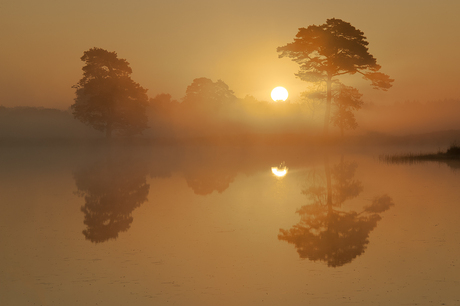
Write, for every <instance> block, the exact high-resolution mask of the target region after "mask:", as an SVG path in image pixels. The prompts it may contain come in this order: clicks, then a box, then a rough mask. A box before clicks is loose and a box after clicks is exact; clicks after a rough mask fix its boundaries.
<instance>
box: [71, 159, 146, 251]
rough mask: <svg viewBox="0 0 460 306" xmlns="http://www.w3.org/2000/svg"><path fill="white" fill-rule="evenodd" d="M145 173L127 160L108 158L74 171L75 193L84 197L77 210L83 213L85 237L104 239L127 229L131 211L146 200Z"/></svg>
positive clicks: (113, 236)
mask: <svg viewBox="0 0 460 306" xmlns="http://www.w3.org/2000/svg"><path fill="white" fill-rule="evenodd" d="M147 172H148V170H147V169H145V167H138V166H134V165H132V164H131V163H130V162H128V161H124V160H117V161H113V160H110V159H108V160H105V161H102V162H98V163H96V164H94V165H92V166H90V167H85V168H82V169H80V170H79V171H76V172H75V173H74V178H75V184H76V186H77V189H78V191H77V192H76V193H77V194H78V195H79V196H81V197H84V199H85V205H84V206H82V207H81V211H82V212H83V213H84V214H85V219H84V224H85V225H86V229H85V230H83V234H84V235H85V237H86V239H88V240H90V241H91V242H95V243H98V242H104V241H107V240H109V239H116V238H117V237H118V233H119V232H125V231H127V230H128V229H129V228H130V226H131V223H132V222H133V217H132V215H131V213H132V212H133V211H134V209H136V208H137V207H139V206H140V205H141V204H142V203H144V202H145V201H147V196H148V193H149V189H150V185H149V184H147V183H146V174H147Z"/></svg>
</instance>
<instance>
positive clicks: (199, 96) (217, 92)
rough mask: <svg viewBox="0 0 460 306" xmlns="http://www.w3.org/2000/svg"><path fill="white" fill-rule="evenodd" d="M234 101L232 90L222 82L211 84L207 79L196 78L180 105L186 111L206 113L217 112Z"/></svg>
mask: <svg viewBox="0 0 460 306" xmlns="http://www.w3.org/2000/svg"><path fill="white" fill-rule="evenodd" d="M236 100H237V98H236V97H235V95H234V93H233V90H230V89H229V87H228V85H227V84H225V83H224V82H223V81H222V80H218V81H217V82H213V81H212V80H210V79H208V78H197V79H194V80H193V82H192V84H191V85H189V86H188V87H187V90H186V91H185V97H184V100H183V102H182V105H183V107H185V108H187V109H194V110H199V111H206V112H207V111H217V110H219V109H220V108H221V107H222V106H224V105H226V104H228V103H233V102H235V101H236Z"/></svg>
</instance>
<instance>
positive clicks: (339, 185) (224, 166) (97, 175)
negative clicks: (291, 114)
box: [0, 144, 460, 305]
mask: <svg viewBox="0 0 460 306" xmlns="http://www.w3.org/2000/svg"><path fill="white" fill-rule="evenodd" d="M390 149H391V148H390ZM394 149H395V148H393V149H391V150H394ZM398 150H404V148H399V149H398ZM380 152H381V150H377V151H374V152H372V151H366V150H362V151H358V150H356V149H351V150H346V149H341V150H331V149H330V148H329V149H327V148H323V149H320V148H318V147H316V148H314V147H308V146H304V147H289V146H288V147H286V146H266V145H255V146H252V147H242V146H229V145H220V146H210V145H197V144H195V145H167V146H158V145H157V146H132V145H130V146H127V145H121V144H112V145H110V146H107V145H91V146H89V145H80V146H62V145H61V146H54V147H49V146H35V147H30V146H27V147H24V146H15V147H7V148H5V147H4V148H3V149H2V151H1V153H0V166H1V168H2V170H3V171H2V172H1V173H0V182H1V184H0V186H1V187H0V192H1V194H2V202H1V204H0V205H1V208H2V211H3V213H2V215H1V217H0V221H1V224H2V230H1V231H0V235H1V236H0V237H1V240H2V244H3V251H2V253H1V255H0V256H1V258H0V259H1V260H0V263H1V264H0V269H1V271H2V274H1V276H0V284H1V285H0V288H1V289H0V293H1V294H0V297H1V300H0V302H1V303H2V305H14V304H18V303H19V304H24V305H30V304H33V303H42V304H49V305H61V304H63V303H65V304H67V305H81V304H88V303H98V304H100V305H110V304H113V303H120V302H122V303H129V302H130V301H132V300H133V299H135V300H136V303H137V304H138V305H151V304H152V303H154V304H159V305H165V304H168V303H176V304H180V305H190V304H192V305H197V304H200V305H216V304H221V305H235V304H240V305H262V304H269V305H279V304H280V303H288V304H290V305H303V304H304V303H305V301H315V303H316V304H318V305H330V303H331V302H334V303H335V302H336V301H341V300H342V299H343V297H344V296H346V297H347V299H348V300H349V301H352V302H354V303H356V304H358V305H368V304H370V303H375V302H380V303H386V304H387V303H388V304H405V303H422V304H423V303H424V301H426V299H429V300H432V301H433V302H435V303H439V304H441V303H446V304H449V303H456V302H457V301H458V300H459V299H460V296H459V295H458V293H457V290H455V288H456V287H457V286H456V284H457V283H458V282H459V281H460V280H459V279H458V275H460V273H459V272H460V271H458V267H459V263H458V258H459V255H460V249H459V247H458V243H457V242H458V239H459V238H460V231H459V229H458V227H457V226H456V224H457V221H456V216H457V215H458V213H460V211H458V205H456V203H458V201H459V200H460V194H459V190H458V188H457V187H458V184H459V183H460V181H459V180H460V176H459V172H458V170H456V169H455V168H451V167H449V165H448V164H439V163H437V162H428V163H418V164H388V163H383V162H381V161H379V159H378V154H379V153H380ZM283 162H284V165H285V166H286V167H287V168H288V172H287V174H286V176H284V177H277V176H275V175H273V173H272V172H271V167H274V166H279V165H280V164H281V163H283ZM421 186H423V188H421ZM330 286H334V288H336V290H334V291H331V290H330V289H329V288H330ZM94 288H97V290H94ZM382 290H383V291H385V292H386V291H388V292H390V293H389V294H388V293H387V294H382V293H381V292H382ZM422 292H423V294H422Z"/></svg>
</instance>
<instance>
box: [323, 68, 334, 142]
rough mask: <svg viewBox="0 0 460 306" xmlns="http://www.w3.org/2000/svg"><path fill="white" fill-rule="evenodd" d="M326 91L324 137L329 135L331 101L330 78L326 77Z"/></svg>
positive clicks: (329, 76)
mask: <svg viewBox="0 0 460 306" xmlns="http://www.w3.org/2000/svg"><path fill="white" fill-rule="evenodd" d="M326 84H327V89H326V112H325V114H324V136H328V134H329V121H330V116H331V101H332V92H331V91H332V76H331V75H328V76H327V83H326Z"/></svg>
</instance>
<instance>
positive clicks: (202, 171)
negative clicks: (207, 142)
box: [183, 147, 240, 195]
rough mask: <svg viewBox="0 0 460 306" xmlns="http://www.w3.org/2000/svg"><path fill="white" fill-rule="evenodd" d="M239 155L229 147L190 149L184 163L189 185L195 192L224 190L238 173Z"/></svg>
mask: <svg viewBox="0 0 460 306" xmlns="http://www.w3.org/2000/svg"><path fill="white" fill-rule="evenodd" d="M239 161H240V158H239V155H238V154H237V153H236V152H234V151H233V150H231V149H227V148H219V147H216V148H205V149H204V150H202V149H198V150H191V149H190V150H188V151H187V153H186V158H185V160H184V164H183V173H184V177H185V180H186V182H187V185H188V186H189V187H190V188H192V189H193V191H194V193H195V194H198V195H208V194H211V193H213V192H214V191H217V192H218V193H222V192H224V191H225V190H226V189H227V188H228V187H229V186H230V184H231V183H232V182H233V181H234V179H235V177H236V175H237V174H238V167H239Z"/></svg>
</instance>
